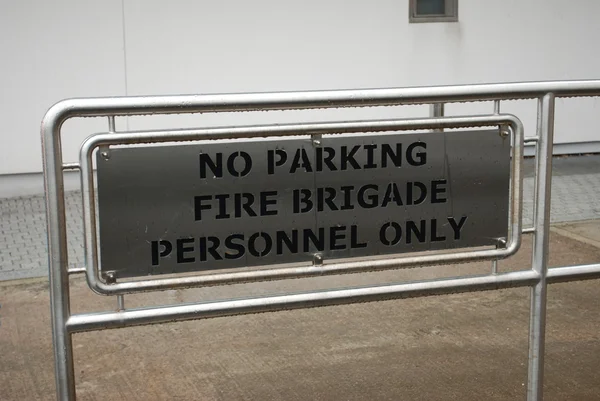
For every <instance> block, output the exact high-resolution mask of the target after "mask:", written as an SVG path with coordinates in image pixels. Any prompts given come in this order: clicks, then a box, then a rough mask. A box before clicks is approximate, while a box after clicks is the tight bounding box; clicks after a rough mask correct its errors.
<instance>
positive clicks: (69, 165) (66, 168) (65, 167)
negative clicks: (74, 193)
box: [62, 163, 79, 171]
mask: <svg viewBox="0 0 600 401" xmlns="http://www.w3.org/2000/svg"><path fill="white" fill-rule="evenodd" d="M62 169H63V171H72V170H79V163H64V164H63V165H62Z"/></svg>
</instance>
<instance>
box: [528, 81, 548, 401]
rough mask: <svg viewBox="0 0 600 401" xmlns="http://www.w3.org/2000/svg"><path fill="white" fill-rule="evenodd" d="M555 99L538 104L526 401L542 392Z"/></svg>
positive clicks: (534, 399) (537, 399)
mask: <svg viewBox="0 0 600 401" xmlns="http://www.w3.org/2000/svg"><path fill="white" fill-rule="evenodd" d="M554 105H555V104H554V95H553V94H552V93H548V94H546V95H544V97H543V98H542V100H541V104H540V106H541V107H540V113H539V117H538V119H539V122H540V123H541V124H540V126H539V129H540V135H539V136H538V137H539V138H540V139H539V141H538V144H537V146H538V150H539V152H538V154H537V157H536V161H537V174H536V187H535V192H536V194H537V196H536V200H535V201H536V202H535V203H536V208H535V211H534V227H535V236H534V243H533V257H532V269H533V270H534V271H535V272H536V273H538V274H539V275H540V280H539V281H538V282H537V283H536V284H535V285H534V286H533V288H532V289H531V312H530V331H529V374H528V382H527V400H528V401H541V400H542V399H543V390H544V350H545V337H546V296H547V282H546V276H547V272H548V246H549V236H550V202H551V199H550V198H551V196H550V195H551V186H552V144H553V139H554Z"/></svg>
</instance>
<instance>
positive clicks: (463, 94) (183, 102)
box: [43, 80, 600, 127]
mask: <svg viewBox="0 0 600 401" xmlns="http://www.w3.org/2000/svg"><path fill="white" fill-rule="evenodd" d="M546 93H553V94H554V96H555V97H581V96H600V80H581V81H545V82H514V83H497V84H478V85H452V86H437V87H409V88H385V89H351V90H328V91H303V92H268V93H260V92H259V93H231V94H207V95H175V96H131V97H109V98H75V99H68V100H63V101H61V102H59V103H57V104H56V105H54V106H52V107H51V108H50V109H49V110H48V112H47V113H46V116H45V117H44V121H43V127H50V126H53V125H54V126H56V122H62V121H64V120H66V119H67V118H69V117H93V116H118V115H144V114H178V113H206V112H228V111H251V110H286V109H287V110H289V109H317V108H340V107H367V106H394V105H409V104H429V103H440V102H445V103H451V102H470V101H473V102H474V101H489V100H516V99H534V98H540V97H542V96H543V95H545V94H546ZM58 125H60V124H58Z"/></svg>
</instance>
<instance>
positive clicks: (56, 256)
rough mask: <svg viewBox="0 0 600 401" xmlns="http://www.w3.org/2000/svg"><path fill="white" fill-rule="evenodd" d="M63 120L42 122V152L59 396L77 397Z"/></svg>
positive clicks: (55, 368)
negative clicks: (69, 325)
mask: <svg viewBox="0 0 600 401" xmlns="http://www.w3.org/2000/svg"><path fill="white" fill-rule="evenodd" d="M63 122H64V120H54V119H53V118H52V117H51V116H50V117H49V118H48V115H46V118H45V119H44V121H43V122H42V155H43V159H44V187H45V191H46V220H47V227H48V233H47V235H48V270H49V280H50V282H49V287H50V311H51V320H52V342H53V344H54V378H55V382H56V395H57V398H58V399H59V400H61V401H62V400H66V401H68V400H75V373H74V370H73V343H72V339H71V334H70V333H68V332H67V330H66V322H67V320H68V319H69V316H70V315H71V311H70V291H69V274H68V272H67V266H69V261H68V252H67V229H66V227H67V223H66V218H65V194H64V183H63V171H62V167H63V166H62V155H61V138H60V135H59V132H60V128H61V126H62V123H63Z"/></svg>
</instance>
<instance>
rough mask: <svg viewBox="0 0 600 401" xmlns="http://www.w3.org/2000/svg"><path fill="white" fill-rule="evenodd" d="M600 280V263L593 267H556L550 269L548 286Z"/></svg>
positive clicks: (547, 279) (592, 265)
mask: <svg viewBox="0 0 600 401" xmlns="http://www.w3.org/2000/svg"><path fill="white" fill-rule="evenodd" d="M599 278H600V263H596V264H591V265H579V266H565V267H554V268H552V269H548V275H547V276H546V281H547V282H548V284H555V283H567V282H569V281H578V280H592V279H599Z"/></svg>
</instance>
